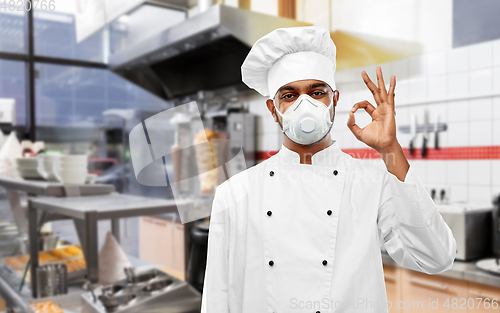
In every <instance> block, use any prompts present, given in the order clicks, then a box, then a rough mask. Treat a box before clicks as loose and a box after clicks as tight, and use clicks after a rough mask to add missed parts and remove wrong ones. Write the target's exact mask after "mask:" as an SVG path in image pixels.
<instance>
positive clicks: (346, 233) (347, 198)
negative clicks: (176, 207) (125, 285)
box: [201, 26, 456, 313]
mask: <svg viewBox="0 0 500 313" xmlns="http://www.w3.org/2000/svg"><path fill="white" fill-rule="evenodd" d="M335 56H336V47H335V44H334V43H333V41H332V40H331V38H330V32H329V30H328V29H326V28H325V27H323V26H309V27H291V28H280V29H276V30H274V31H272V32H271V33H269V34H267V35H265V36H264V37H262V38H260V39H259V40H258V41H257V42H256V43H255V44H254V46H253V47H252V49H251V50H250V52H249V54H248V56H247V57H246V59H245V61H244V63H243V65H242V67H241V73H242V79H243V82H244V83H245V84H247V85H248V86H249V87H250V88H253V89H255V90H256V91H258V92H259V93H260V94H262V95H263V96H265V97H268V98H269V99H268V100H267V103H266V104H267V108H268V109H269V112H270V114H271V115H272V116H273V118H274V121H275V122H276V123H278V124H279V126H280V128H281V130H282V132H283V144H282V146H281V149H280V150H279V152H278V153H277V154H275V155H273V156H271V157H270V158H269V159H267V160H265V161H263V162H262V163H259V164H257V165H255V166H253V167H250V168H249V169H247V170H245V171H243V172H241V173H238V174H236V175H234V176H232V177H231V178H230V179H229V180H226V181H225V182H224V183H222V184H221V185H219V186H218V187H217V189H216V192H215V197H214V201H213V207H212V214H211V221H210V229H209V239H208V256H207V265H206V271H205V282H204V288H203V296H202V309H201V311H202V312H203V313H226V312H231V313H264V312H268V313H273V312H274V313H288V312H301V313H302V312H308V313H314V312H320V313H326V312H387V311H388V307H396V306H397V305H398V304H397V303H389V302H388V301H387V296H386V292H385V282H384V273H383V268H382V259H381V252H380V247H381V245H382V244H385V248H386V249H387V252H388V254H389V255H390V256H391V257H392V258H393V259H394V260H395V261H396V262H397V263H398V264H399V265H401V266H403V267H406V268H409V269H412V270H415V271H420V272H423V273H427V274H438V273H441V272H444V271H446V270H448V269H450V268H451V266H452V265H453V261H454V258H455V248H456V243H455V239H454V238H453V235H452V232H451V230H450V228H449V227H448V225H446V223H445V222H444V220H443V219H442V217H441V215H440V214H439V213H438V211H437V210H436V205H435V204H434V202H433V200H432V199H431V198H430V196H429V195H428V193H427V192H426V190H425V189H424V187H423V186H422V184H421V182H420V181H419V179H418V177H417V175H416V174H415V172H414V171H413V169H412V167H411V166H410V164H409V163H408V161H407V159H406V158H405V155H404V153H403V150H402V148H401V146H400V145H399V143H398V141H397V139H396V122H395V109H394V106H395V101H394V99H395V97H394V90H395V86H396V78H395V76H393V77H391V79H390V85H389V88H388V89H386V85H385V83H384V80H383V77H382V71H381V69H380V68H377V84H375V83H374V82H372V81H371V79H370V78H369V77H368V75H367V74H366V73H365V72H364V71H363V72H362V73H361V76H362V78H363V80H364V82H365V83H366V86H367V87H368V88H369V89H370V90H371V92H372V93H373V97H374V100H375V105H373V104H371V103H370V102H368V101H363V102H359V103H356V104H355V105H354V106H353V107H352V110H351V111H350V113H349V119H348V122H347V127H348V128H349V129H350V130H351V131H352V133H353V134H354V136H355V137H356V138H357V139H358V140H360V141H361V142H364V143H365V144H366V145H368V146H370V147H372V148H373V149H375V150H376V151H377V152H378V153H379V154H380V156H381V158H382V160H383V161H384V163H385V167H383V166H376V165H373V164H372V163H370V164H369V163H367V162H366V161H362V160H360V159H355V158H353V157H351V156H350V155H348V154H346V153H344V152H342V150H341V149H340V146H339V143H338V142H337V141H336V140H335V139H332V136H333V138H335V133H333V134H332V133H331V132H330V131H331V127H332V124H333V122H334V118H335V107H336V106H337V104H338V101H339V92H338V91H337V90H336V87H335V81H334V72H335V67H336V60H335ZM359 109H364V111H365V112H366V113H367V114H369V115H370V116H371V119H372V121H371V123H369V124H368V125H366V126H365V127H364V128H360V127H359V126H358V125H356V123H355V118H354V113H355V112H356V111H357V110H359Z"/></svg>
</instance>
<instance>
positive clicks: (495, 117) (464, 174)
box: [246, 40, 500, 203]
mask: <svg viewBox="0 0 500 313" xmlns="http://www.w3.org/2000/svg"><path fill="white" fill-rule="evenodd" d="M379 65H380V66H381V67H382V70H383V73H384V78H385V80H386V82H387V83H388V82H389V79H390V76H391V75H396V79H397V84H396V91H395V92H396V113H397V114H396V121H397V125H398V126H400V125H405V124H406V125H407V124H408V123H409V122H410V116H411V114H416V116H417V122H418V123H422V122H423V119H424V109H426V108H427V109H428V110H429V113H430V122H431V123H434V122H435V121H436V118H437V115H438V114H439V116H440V122H441V123H446V124H447V126H448V129H447V131H446V132H443V133H440V134H439V137H440V138H439V139H440V144H441V146H442V147H464V146H491V145H495V146H500V40H495V41H489V42H484V43H480V44H475V45H471V46H466V47H461V48H457V49H451V50H448V51H442V52H433V53H429V54H425V55H421V56H415V57H411V58H407V59H401V60H397V61H393V62H389V63H384V64H379ZM376 66H377V65H372V66H367V67H363V68H354V69H349V70H344V71H339V72H337V73H336V74H335V75H336V76H335V79H336V83H337V89H338V90H339V92H340V100H339V104H338V106H337V111H336V116H335V124H334V126H333V128H332V138H334V139H336V140H337V141H338V142H339V145H340V147H341V148H344V149H348V148H365V147H366V145H365V144H364V143H362V142H359V141H358V140H356V138H354V136H353V135H352V133H351V132H350V130H349V129H348V128H347V126H346V122H347V117H348V114H347V112H348V111H349V110H350V108H351V107H352V106H353V105H354V104H355V103H356V102H359V101H363V100H369V101H370V102H372V103H373V104H375V102H374V101H373V97H372V95H371V93H370V92H369V91H368V89H367V88H366V86H365V84H364V83H363V80H362V79H361V71H362V70H366V72H367V73H368V75H369V76H370V77H371V78H372V80H375V79H376V76H375V69H376ZM266 99H267V98H265V97H261V96H260V95H258V94H257V93H252V94H250V95H249V96H248V98H247V99H246V101H248V102H249V104H250V108H251V111H252V112H254V113H255V114H258V115H259V124H258V138H257V143H258V150H259V151H268V150H273V151H275V150H278V149H279V148H280V146H281V143H282V136H283V135H282V133H281V130H280V129H279V126H278V125H277V124H276V123H274V121H273V119H272V116H271V113H270V112H269V111H268V110H267V107H266V102H265V101H266ZM356 122H357V124H358V125H360V126H364V125H366V124H368V123H369V122H370V117H369V116H368V114H366V113H365V112H363V111H362V110H361V111H358V112H357V113H356ZM397 136H398V140H399V142H400V143H401V145H402V146H403V147H408V144H409V134H403V133H401V132H399V130H398V135H397ZM415 145H416V147H420V146H421V145H422V136H421V135H419V136H418V137H417V140H416V142H415ZM429 146H430V147H433V146H434V134H431V136H430V142H429ZM410 162H411V164H412V166H413V168H414V169H415V171H416V173H417V175H418V176H419V178H420V180H421V181H422V182H423V183H424V184H434V185H443V184H444V185H449V186H450V191H451V201H469V202H481V203H490V202H491V197H492V195H493V194H494V193H500V160H429V161H423V160H411V161H410Z"/></svg>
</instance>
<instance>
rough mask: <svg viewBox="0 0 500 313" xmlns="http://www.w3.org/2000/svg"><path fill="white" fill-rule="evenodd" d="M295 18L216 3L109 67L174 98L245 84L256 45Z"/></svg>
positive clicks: (122, 54)
mask: <svg viewBox="0 0 500 313" xmlns="http://www.w3.org/2000/svg"><path fill="white" fill-rule="evenodd" d="M307 25H311V24H308V23H304V22H300V21H297V20H293V19H288V18H282V17H276V16H271V15H266V14H261V13H257V12H253V11H249V10H244V9H238V8H234V7H229V6H226V5H223V4H216V5H214V6H212V7H211V8H209V9H208V10H206V11H204V12H202V13H200V14H198V15H195V16H194V17H192V18H189V19H187V20H185V21H183V22H181V23H179V24H177V25H174V26H172V27H170V28H168V29H165V30H163V31H162V32H160V33H158V34H156V35H153V36H151V37H149V38H147V39H145V40H143V41H141V42H138V43H137V44H135V45H132V46H130V47H127V48H125V49H123V50H121V51H119V52H117V53H115V54H112V55H111V56H110V58H109V63H108V66H109V68H110V69H111V70H112V71H114V72H115V73H117V74H118V75H120V76H122V77H124V78H126V79H127V80H130V81H131V82H133V83H135V84H137V85H139V86H140V87H142V88H144V89H146V90H148V91H150V92H152V93H153V94H155V95H157V96H159V97H161V98H163V99H166V100H169V99H173V98H177V97H179V96H183V95H188V94H192V93H194V92H197V91H199V90H214V89H218V88H223V87H227V86H233V85H234V86H237V85H243V83H242V81H241V64H242V63H243V61H244V60H245V57H246V55H247V54H248V52H249V51H250V48H251V47H252V45H253V44H254V43H255V42H256V41H257V40H258V39H259V38H260V37H262V36H264V35H265V34H267V33H269V32H271V31H273V30H274V29H276V28H281V27H296V26H307Z"/></svg>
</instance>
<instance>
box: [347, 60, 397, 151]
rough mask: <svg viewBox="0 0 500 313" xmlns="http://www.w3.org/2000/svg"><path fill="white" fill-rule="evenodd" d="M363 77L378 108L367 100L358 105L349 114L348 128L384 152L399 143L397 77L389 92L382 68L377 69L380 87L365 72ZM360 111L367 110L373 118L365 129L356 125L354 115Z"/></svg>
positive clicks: (361, 139)
mask: <svg viewBox="0 0 500 313" xmlns="http://www.w3.org/2000/svg"><path fill="white" fill-rule="evenodd" d="M361 76H362V77H363V80H364V82H365V84H366V86H367V87H368V89H370V91H371V92H372V94H373V98H374V99H375V102H376V103H377V107H374V106H373V105H372V104H371V103H370V102H368V101H366V100H365V101H361V102H358V103H356V104H355V105H354V106H353V107H352V110H351V111H350V112H349V119H348V121H347V126H348V127H349V129H350V130H351V131H352V133H353V134H354V136H355V137H356V138H357V139H358V140H360V141H362V142H364V143H365V144H367V145H368V146H369V147H372V148H373V149H375V150H377V151H378V152H383V151H386V150H388V149H390V148H391V146H393V145H395V144H396V143H397V139H396V120H395V116H394V89H395V88H396V76H392V77H391V84H390V86H389V92H387V90H386V89H385V84H384V78H383V76H382V69H381V68H380V67H377V79H378V87H377V86H376V85H375V84H374V83H373V82H372V81H371V80H370V77H368V74H366V72H365V71H363V72H361ZM358 109H365V111H366V112H367V113H368V114H370V116H371V118H372V121H371V122H370V123H369V124H368V125H366V126H365V127H364V128H360V127H359V126H358V125H356V120H355V117H354V113H356V111H357V110H358Z"/></svg>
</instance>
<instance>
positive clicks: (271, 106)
mask: <svg viewBox="0 0 500 313" xmlns="http://www.w3.org/2000/svg"><path fill="white" fill-rule="evenodd" d="M266 105H267V109H268V110H269V112H271V115H272V116H273V119H274V122H275V123H278V118H277V117H276V114H274V112H275V111H274V103H273V100H271V99H267V100H266Z"/></svg>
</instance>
